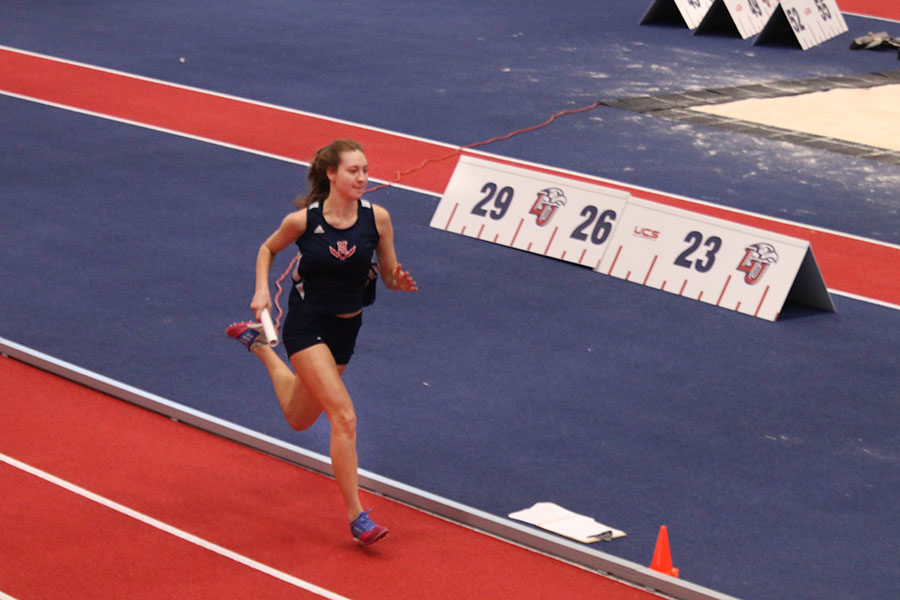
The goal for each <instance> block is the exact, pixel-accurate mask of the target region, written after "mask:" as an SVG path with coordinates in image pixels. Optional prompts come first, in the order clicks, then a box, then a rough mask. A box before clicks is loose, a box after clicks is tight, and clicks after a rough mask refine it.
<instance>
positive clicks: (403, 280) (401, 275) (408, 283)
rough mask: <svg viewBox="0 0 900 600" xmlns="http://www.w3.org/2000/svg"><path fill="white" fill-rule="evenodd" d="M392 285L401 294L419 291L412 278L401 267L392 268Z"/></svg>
mask: <svg viewBox="0 0 900 600" xmlns="http://www.w3.org/2000/svg"><path fill="white" fill-rule="evenodd" d="M394 285H395V286H396V289H398V290H400V291H401V292H417V291H418V290H419V287H418V286H417V285H416V280H415V279H413V278H412V275H410V274H409V271H404V270H403V267H402V265H397V266H396V267H395V268H394Z"/></svg>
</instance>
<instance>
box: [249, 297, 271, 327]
mask: <svg viewBox="0 0 900 600" xmlns="http://www.w3.org/2000/svg"><path fill="white" fill-rule="evenodd" d="M265 308H268V309H269V312H270V313H271V312H272V297H271V296H270V295H269V290H257V291H256V293H255V294H253V300H251V301H250V310H252V311H253V315H254V316H255V317H256V320H257V321H259V316H260V314H262V311H263V309H265Z"/></svg>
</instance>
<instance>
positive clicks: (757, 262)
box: [737, 242, 778, 285]
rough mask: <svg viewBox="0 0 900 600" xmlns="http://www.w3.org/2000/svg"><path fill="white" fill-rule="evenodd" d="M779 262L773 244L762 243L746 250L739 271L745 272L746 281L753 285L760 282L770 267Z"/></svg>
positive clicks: (750, 246)
mask: <svg viewBox="0 0 900 600" xmlns="http://www.w3.org/2000/svg"><path fill="white" fill-rule="evenodd" d="M777 262H778V253H777V252H776V251H775V247H774V246H773V245H772V244H767V243H765V242H760V243H759V244H751V245H749V246H747V247H746V248H744V259H743V260H742V261H741V264H739V265H738V268H737V270H738V271H743V272H744V281H746V282H747V283H748V284H750V285H753V284H754V283H756V282H758V281H759V280H760V279H761V278H762V276H763V274H764V273H765V272H766V269H768V268H769V265H771V264H773V263H777Z"/></svg>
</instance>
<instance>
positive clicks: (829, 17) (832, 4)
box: [755, 0, 849, 50]
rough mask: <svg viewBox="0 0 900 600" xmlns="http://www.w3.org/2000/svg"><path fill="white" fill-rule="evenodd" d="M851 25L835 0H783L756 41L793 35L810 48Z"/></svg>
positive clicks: (842, 31)
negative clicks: (848, 24) (845, 19)
mask: <svg viewBox="0 0 900 600" xmlns="http://www.w3.org/2000/svg"><path fill="white" fill-rule="evenodd" d="M848 29H849V28H848V27H847V23H846V21H844V16H843V15H842V14H841V9H839V8H838V5H837V2H836V1H835V0H781V2H780V3H779V4H778V6H777V7H776V8H775V11H774V12H773V13H772V16H771V17H770V18H769V21H768V23H766V26H765V27H763V29H762V31H761V32H760V33H759V36H758V37H757V38H756V42H755V43H756V44H764V43H767V42H776V43H780V42H783V41H785V40H790V39H791V38H793V39H794V40H795V41H796V42H797V43H798V44H800V47H801V48H802V49H804V50H807V49H808V48H812V47H813V46H816V45H818V44H821V43H822V42H824V41H825V40H829V39H831V38H833V37H836V36H838V35H840V34H842V33H844V32H845V31H847V30H848Z"/></svg>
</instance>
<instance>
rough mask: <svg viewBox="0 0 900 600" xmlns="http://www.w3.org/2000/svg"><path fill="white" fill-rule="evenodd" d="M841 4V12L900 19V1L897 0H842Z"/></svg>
mask: <svg viewBox="0 0 900 600" xmlns="http://www.w3.org/2000/svg"><path fill="white" fill-rule="evenodd" d="M839 4H840V9H841V12H844V13H848V12H849V13H856V14H859V15H869V16H872V17H881V18H882V19H894V20H895V21H900V3H898V2H897V0H841V1H840V2H839Z"/></svg>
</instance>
